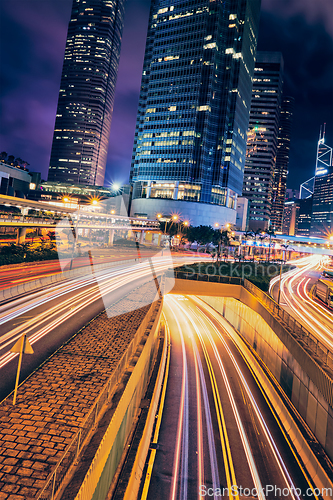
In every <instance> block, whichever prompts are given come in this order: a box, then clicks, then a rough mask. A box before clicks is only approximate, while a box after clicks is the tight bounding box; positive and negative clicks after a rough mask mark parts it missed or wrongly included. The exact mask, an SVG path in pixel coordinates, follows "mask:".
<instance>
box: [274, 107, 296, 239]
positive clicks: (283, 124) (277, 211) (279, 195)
mask: <svg viewBox="0 0 333 500" xmlns="http://www.w3.org/2000/svg"><path fill="white" fill-rule="evenodd" d="M294 104H295V99H294V98H293V97H284V98H283V99H282V104H281V112H280V118H279V134H278V145H277V153H276V163H275V170H274V175H273V196H272V199H273V201H272V209H271V226H272V228H273V230H274V231H276V232H283V229H282V227H283V210H284V207H285V201H286V190H287V178H288V165H289V155H290V140H291V127H292V121H293V111H294Z"/></svg>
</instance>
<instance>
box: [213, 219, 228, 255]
mask: <svg viewBox="0 0 333 500" xmlns="http://www.w3.org/2000/svg"><path fill="white" fill-rule="evenodd" d="M214 225H215V227H216V228H220V229H219V231H220V240H219V250H218V254H217V262H218V260H219V257H220V256H221V250H222V235H223V230H224V231H225V232H226V234H227V235H228V232H229V229H230V224H229V223H228V222H227V223H226V224H225V226H223V225H222V224H221V225H220V224H219V223H218V222H216V223H215V224H214ZM227 258H228V255H227Z"/></svg>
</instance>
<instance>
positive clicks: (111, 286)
mask: <svg viewBox="0 0 333 500" xmlns="http://www.w3.org/2000/svg"><path fill="white" fill-rule="evenodd" d="M195 260H196V259H195V258H194V259H193V258H191V257H190V258H189V257H185V258H183V257H181V258H179V257H176V258H174V259H171V258H168V257H167V256H165V255H164V256H163V257H161V256H158V255H157V256H155V257H154V258H152V259H150V260H142V262H139V261H137V262H135V261H133V264H129V263H126V264H122V263H121V262H119V265H118V266H114V267H110V268H108V269H105V270H102V271H99V272H94V271H93V269H91V272H90V273H87V274H85V275H83V276H80V277H77V278H75V279H74V278H73V279H68V280H65V281H62V282H61V283H58V284H54V285H52V286H49V287H48V288H47V289H44V290H39V291H38V290H37V291H35V292H33V293H31V294H29V295H27V296H25V297H19V298H17V299H15V300H11V301H9V302H8V303H4V304H2V305H1V306H0V329H1V336H0V400H2V399H3V398H4V397H5V396H6V395H7V394H9V392H10V391H11V390H12V389H13V387H14V380H15V372H16V367H17V356H18V355H17V354H14V353H11V352H10V349H11V347H12V346H13V345H14V343H15V342H16V341H17V340H18V339H19V338H20V337H21V336H22V335H23V334H26V335H27V336H28V339H29V342H30V343H31V345H32V347H33V349H34V351H35V353H34V354H33V355H25V356H23V362H22V376H21V379H20V380H21V381H22V380H24V378H25V377H26V376H27V375H28V374H29V373H31V371H32V370H33V369H35V368H36V367H38V366H39V365H40V364H41V363H42V362H43V361H44V360H45V359H46V358H47V357H48V356H50V355H51V354H52V353H53V352H54V351H55V350H56V349H57V348H59V347H60V346H61V345H62V344H63V343H64V342H65V341H66V340H68V339H69V338H70V337H71V336H72V335H73V334H75V333H76V332H77V331H78V330H79V329H80V328H82V327H83V326H84V325H85V324H87V323H88V322H89V321H90V320H91V319H92V318H94V317H95V316H96V315H97V314H98V313H100V312H101V311H103V309H104V308H108V307H110V306H111V305H112V304H114V303H116V302H118V301H120V300H121V298H122V297H124V296H125V295H127V294H128V293H129V292H130V291H133V290H134V289H135V288H137V287H139V286H141V285H142V284H144V283H146V282H147V281H149V282H150V283H151V285H152V287H153V288H154V290H156V285H155V282H154V275H155V273H156V275H158V274H161V273H162V272H163V271H166V270H167V269H169V268H171V267H172V266H173V265H174V264H178V265H181V264H183V263H186V262H187V263H190V262H193V261H195ZM138 293H139V292H138ZM120 304H121V303H120ZM125 304H126V302H125ZM141 304H142V306H143V305H145V304H144V303H143V302H142V301H141ZM126 307H128V304H127V306H126ZM125 312H129V311H128V309H124V310H121V309H119V308H118V311H117V314H121V313H125Z"/></svg>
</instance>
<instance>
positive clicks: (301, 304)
mask: <svg viewBox="0 0 333 500" xmlns="http://www.w3.org/2000/svg"><path fill="white" fill-rule="evenodd" d="M290 263H293V264H295V265H296V266H297V267H296V269H293V270H292V271H290V272H288V273H286V274H285V275H283V276H282V280H281V297H280V305H281V307H283V308H284V309H285V310H286V311H287V312H288V313H289V314H291V315H292V316H293V317H294V318H296V319H297V320H298V321H299V322H300V323H301V324H302V325H303V326H304V327H305V328H306V329H307V330H308V331H310V332H311V333H313V335H315V337H316V338H317V339H318V340H320V342H322V343H323V344H324V345H325V346H326V347H327V348H328V349H329V350H331V351H333V311H331V310H329V308H328V307H326V306H325V305H324V304H323V303H322V302H321V301H320V300H319V299H317V298H316V297H313V296H312V294H311V288H312V286H313V285H314V283H315V282H316V281H317V280H318V278H319V277H320V274H321V273H322V272H323V270H324V269H325V267H326V266H327V263H328V258H327V257H321V256H311V257H306V258H303V259H299V260H296V261H290ZM278 288H279V278H278V277H277V278H274V279H273V280H272V281H271V288H270V294H271V295H272V296H273V297H274V298H275V299H276V300H277V294H278Z"/></svg>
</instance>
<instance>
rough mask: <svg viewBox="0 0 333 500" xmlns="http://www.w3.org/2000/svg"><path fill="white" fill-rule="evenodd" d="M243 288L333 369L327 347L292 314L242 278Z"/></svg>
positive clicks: (332, 361)
mask: <svg viewBox="0 0 333 500" xmlns="http://www.w3.org/2000/svg"><path fill="white" fill-rule="evenodd" d="M243 286H244V288H246V289H247V290H248V291H249V292H251V293H252V294H253V295H255V296H256V297H257V298H258V299H259V300H260V301H261V302H262V303H263V304H264V305H265V307H266V308H267V309H268V310H269V311H270V312H271V313H272V314H273V315H274V316H276V317H278V318H279V319H280V320H281V321H282V322H283V323H284V326H286V327H287V328H288V330H289V331H291V333H292V335H293V336H294V337H297V341H298V342H299V343H300V344H301V345H302V346H304V345H305V346H307V348H308V350H310V351H311V352H312V353H313V354H315V355H316V356H318V358H319V359H321V360H322V361H323V363H324V364H325V365H326V366H328V368H330V369H332V370H333V353H332V351H330V350H329V349H327V347H326V346H325V345H324V344H323V343H322V342H320V340H318V339H317V337H315V336H314V335H313V334H312V333H311V332H309V331H308V330H307V329H306V328H304V326H303V325H301V323H299V322H298V321H297V320H296V319H295V318H294V317H293V316H291V315H290V314H289V313H288V312H287V311H285V310H284V309H283V308H282V307H280V306H279V305H278V304H277V302H275V300H274V299H272V298H271V297H270V296H269V295H267V293H265V292H263V291H262V290H260V288H258V287H256V286H255V285H254V284H253V283H251V282H250V281H248V280H247V279H244V283H243Z"/></svg>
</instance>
